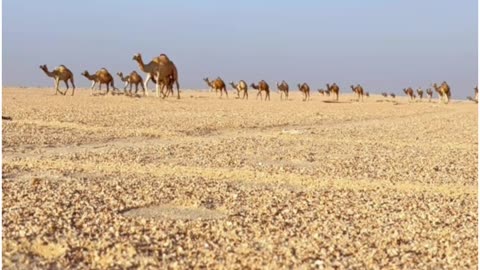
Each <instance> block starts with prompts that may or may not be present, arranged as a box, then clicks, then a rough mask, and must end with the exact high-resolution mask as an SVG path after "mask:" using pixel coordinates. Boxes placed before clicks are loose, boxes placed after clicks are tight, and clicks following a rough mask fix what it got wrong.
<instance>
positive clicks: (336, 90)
mask: <svg viewBox="0 0 480 270" xmlns="http://www.w3.org/2000/svg"><path fill="white" fill-rule="evenodd" d="M327 90H328V91H329V92H330V93H333V94H335V99H336V100H337V101H338V96H339V94H340V87H338V85H337V84H336V83H333V84H332V86H330V85H329V84H328V83H327Z"/></svg>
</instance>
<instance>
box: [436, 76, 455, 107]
mask: <svg viewBox="0 0 480 270" xmlns="http://www.w3.org/2000/svg"><path fill="white" fill-rule="evenodd" d="M433 88H434V89H435V91H436V92H437V93H438V97H439V99H438V103H440V102H442V100H443V99H444V98H445V99H446V104H448V102H449V101H450V96H451V91H450V86H449V85H448V84H447V82H445V81H444V82H442V84H441V85H440V86H437V83H434V84H433Z"/></svg>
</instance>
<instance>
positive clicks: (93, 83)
mask: <svg viewBox="0 0 480 270" xmlns="http://www.w3.org/2000/svg"><path fill="white" fill-rule="evenodd" d="M95 84H97V82H96V81H93V82H92V87H91V89H92V96H93V91H94V88H95Z"/></svg>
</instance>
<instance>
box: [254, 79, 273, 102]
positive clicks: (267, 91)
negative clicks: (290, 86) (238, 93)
mask: <svg viewBox="0 0 480 270" xmlns="http://www.w3.org/2000/svg"><path fill="white" fill-rule="evenodd" d="M250 86H251V87H252V88H253V89H256V90H258V93H257V99H258V96H260V100H263V97H262V92H265V101H267V98H268V100H270V87H269V86H268V83H267V82H266V81H264V80H261V81H260V82H258V85H255V84H254V83H252V84H251V85H250Z"/></svg>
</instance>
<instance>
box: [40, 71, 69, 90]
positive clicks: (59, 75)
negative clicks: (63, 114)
mask: <svg viewBox="0 0 480 270" xmlns="http://www.w3.org/2000/svg"><path fill="white" fill-rule="evenodd" d="M40 69H41V70H43V72H45V74H47V76H48V77H52V78H53V79H54V82H55V85H54V87H55V95H56V94H57V92H60V94H62V95H65V94H67V91H68V88H69V86H68V81H70V82H71V83H72V96H73V95H74V94H75V83H73V73H72V72H71V71H70V70H69V69H68V68H67V67H65V66H64V65H60V66H59V67H57V68H55V69H54V70H52V71H48V68H47V65H42V66H40ZM60 81H63V82H65V86H67V89H66V90H65V92H62V91H60V89H59V88H58V87H59V84H60Z"/></svg>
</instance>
